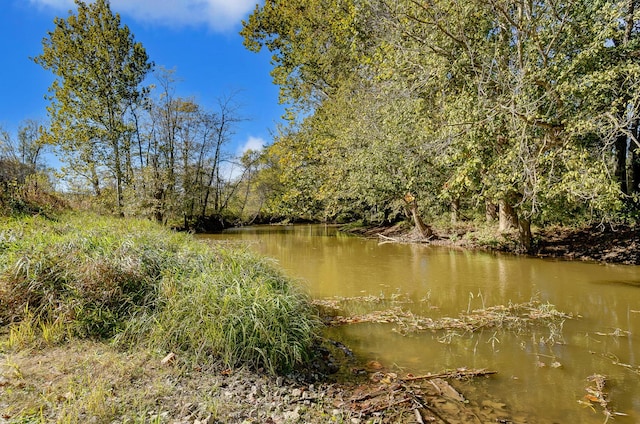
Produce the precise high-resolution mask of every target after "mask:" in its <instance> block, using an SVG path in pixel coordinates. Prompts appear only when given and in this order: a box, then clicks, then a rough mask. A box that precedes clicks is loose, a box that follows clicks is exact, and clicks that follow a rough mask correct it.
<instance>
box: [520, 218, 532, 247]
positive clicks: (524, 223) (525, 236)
mask: <svg viewBox="0 0 640 424" xmlns="http://www.w3.org/2000/svg"><path fill="white" fill-rule="evenodd" d="M518 233H519V234H520V244H521V246H522V249H523V250H524V251H525V252H526V253H529V252H531V242H532V236H531V221H529V219H525V218H520V219H519V220H518Z"/></svg>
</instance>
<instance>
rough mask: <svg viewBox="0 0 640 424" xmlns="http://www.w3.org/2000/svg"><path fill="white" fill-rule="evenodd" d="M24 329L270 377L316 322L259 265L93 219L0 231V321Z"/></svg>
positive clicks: (144, 224)
mask: <svg viewBox="0 0 640 424" xmlns="http://www.w3.org/2000/svg"><path fill="white" fill-rule="evenodd" d="M27 312H28V313H27ZM25 320H29V321H33V323H34V325H33V326H32V327H33V328H37V327H38V325H37V324H36V323H49V324H48V325H51V324H53V323H55V324H56V325H58V326H60V325H61V323H63V324H62V325H64V330H63V333H64V334H69V335H71V336H74V337H82V338H86V337H90V338H103V339H105V338H110V339H113V340H115V341H116V342H117V343H119V344H121V345H123V346H128V347H131V348H133V347H135V346H137V345H139V344H144V345H146V346H151V347H154V348H157V349H161V350H163V351H181V352H185V353H186V354H187V355H188V356H191V357H193V359H194V360H204V359H206V358H214V359H221V360H223V361H224V362H225V363H226V364H227V365H228V366H237V365H240V364H247V365H250V366H252V367H265V368H267V369H268V370H270V371H272V372H276V371H282V370H286V369H288V368H290V367H292V366H293V365H295V364H296V363H300V362H301V361H303V360H305V358H306V355H307V352H308V351H309V349H310V347H311V344H312V342H313V340H314V339H315V337H316V334H317V329H318V322H319V321H318V319H317V317H316V315H315V313H314V312H313V308H312V307H311V306H310V303H309V301H308V298H307V297H306V295H304V294H303V293H302V292H301V291H300V290H299V289H298V288H297V287H296V286H295V285H293V284H292V282H291V281H289V280H287V279H286V278H284V277H283V276H282V275H281V274H280V273H278V272H277V271H276V270H275V269H274V268H273V267H272V266H271V264H270V263H269V262H268V261H267V260H265V259H260V258H256V257H255V256H253V255H251V254H249V253H248V252H246V251H244V250H241V251H232V250H225V249H223V248H221V247H216V246H210V245H206V244H204V243H201V242H198V241H196V240H194V239H193V237H192V236H190V235H188V234H180V233H174V232H171V231H169V230H166V229H164V228H162V227H160V226H157V225H155V224H153V223H151V222H148V221H136V220H120V219H113V218H102V217H96V216H93V215H79V216H74V215H68V216H65V217H64V218H63V219H61V220H60V221H59V222H54V221H50V220H47V219H44V218H41V217H28V218H23V219H7V220H5V221H3V222H2V224H0V322H1V323H2V324H10V323H15V325H19V323H22V322H24V321H25Z"/></svg>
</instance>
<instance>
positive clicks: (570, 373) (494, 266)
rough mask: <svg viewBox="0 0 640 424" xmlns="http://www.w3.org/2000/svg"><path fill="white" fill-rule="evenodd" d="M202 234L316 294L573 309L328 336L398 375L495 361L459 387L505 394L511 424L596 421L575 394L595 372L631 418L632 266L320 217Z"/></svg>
mask: <svg viewBox="0 0 640 424" xmlns="http://www.w3.org/2000/svg"><path fill="white" fill-rule="evenodd" d="M207 237H212V238H223V239H231V240H242V241H246V242H248V243H249V245H250V246H251V249H252V250H255V251H256V252H258V253H260V254H263V255H266V256H268V257H271V258H274V259H276V260H277V261H278V263H279V265H280V267H281V268H283V269H284V270H285V272H286V273H287V274H288V275H290V276H291V277H294V278H297V279H300V280H301V281H302V283H303V284H304V285H305V286H306V287H307V289H308V290H309V292H310V294H311V295H312V296H313V297H315V298H327V297H333V296H363V295H375V296H385V297H386V298H387V299H389V298H391V297H392V296H393V295H402V296H406V297H408V298H409V299H410V300H411V301H412V303H411V304H406V305H403V307H405V308H410V309H411V310H412V311H413V312H415V313H419V314H421V315H426V316H429V317H432V318H434V319H437V318H441V317H457V316H458V315H459V314H460V313H461V312H465V311H468V310H473V309H479V308H482V307H489V306H494V305H500V304H507V303H509V302H512V303H522V302H528V301H529V300H531V299H539V300H540V301H542V302H549V303H551V304H553V305H555V306H556V308H557V309H558V310H559V311H562V312H565V313H570V314H573V315H574V316H576V318H574V319H570V320H567V321H565V322H564V324H563V325H562V327H561V328H551V329H550V328H548V327H540V328H533V329H531V328H530V329H527V330H526V331H522V332H520V333H515V332H513V331H496V330H485V331H481V332H478V333H476V334H460V335H459V336H455V337H443V334H442V333H431V332H428V333H419V334H413V335H410V336H402V335H400V334H398V333H397V332H394V331H393V326H392V325H390V324H353V325H348V326H343V327H339V328H333V329H330V330H329V332H330V334H329V336H330V337H331V338H333V339H337V340H339V341H342V342H343V343H345V344H346V345H348V346H349V347H350V348H352V349H353V350H354V351H355V353H356V354H357V355H359V356H361V357H363V358H367V359H371V360H377V361H379V362H381V363H382V364H384V365H385V366H387V367H389V368H390V369H391V370H394V371H396V372H398V373H399V374H402V373H407V372H411V373H413V374H420V373H426V372H438V371H442V370H445V369H451V368H459V367H467V368H489V369H492V370H496V371H498V374H497V376H494V377H492V378H490V379H483V380H481V381H479V382H475V383H474V384H473V385H470V386H469V387H467V388H466V394H467V395H468V396H470V397H473V398H475V400H476V401H478V402H481V401H482V400H483V397H485V396H486V397H487V399H488V398H489V396H490V397H491V400H492V401H496V400H497V401H500V402H504V403H506V404H507V405H508V408H509V410H510V411H511V412H512V414H513V416H515V417H520V418H518V419H517V420H518V422H528V423H602V422H604V420H605V416H604V415H603V413H602V410H601V409H600V408H598V407H596V408H595V411H594V410H592V409H591V408H589V407H586V406H584V405H583V404H581V403H580V402H579V401H581V400H583V397H584V395H585V394H586V391H585V388H586V387H588V386H589V385H590V383H589V382H588V381H587V378H588V377H589V376H591V375H593V374H602V375H605V376H606V377H607V388H606V390H607V394H608V396H609V399H610V401H611V403H610V405H611V407H612V409H614V410H615V411H617V412H621V413H625V414H627V416H626V417H624V416H619V417H616V418H615V422H617V423H636V422H640V267H637V266H620V265H598V264H587V263H574V262H565V261H556V260H543V259H532V258H521V257H514V256H510V255H499V254H490V253H482V252H468V251H458V250H452V249H448V248H436V247H428V246H421V245H399V244H379V243H378V242H377V241H372V240H363V239H360V238H355V237H349V236H344V235H340V234H336V232H335V230H334V229H333V228H331V227H325V226H295V227H294V226H291V227H255V228H247V229H240V230H232V231H228V232H226V233H224V234H222V235H214V236H207ZM363 307H364V308H366V307H367V306H366V305H365V306H362V305H360V306H358V308H363ZM358 312H362V311H361V310H358ZM630 367H631V368H630Z"/></svg>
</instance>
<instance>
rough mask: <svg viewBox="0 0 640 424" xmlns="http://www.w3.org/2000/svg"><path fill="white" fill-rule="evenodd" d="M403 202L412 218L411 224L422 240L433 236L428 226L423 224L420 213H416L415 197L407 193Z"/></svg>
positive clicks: (416, 203)
mask: <svg viewBox="0 0 640 424" xmlns="http://www.w3.org/2000/svg"><path fill="white" fill-rule="evenodd" d="M404 201H405V202H406V203H407V208H409V212H411V217H412V218H413V224H414V225H415V227H416V228H417V229H418V231H420V234H421V235H422V237H424V238H429V237H432V236H433V230H432V229H431V227H430V226H428V225H427V224H425V223H424V221H423V220H422V217H421V216H420V213H419V212H418V202H416V199H415V197H413V195H412V194H411V193H407V194H406V195H405V196H404Z"/></svg>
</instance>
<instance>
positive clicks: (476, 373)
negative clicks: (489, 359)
mask: <svg viewBox="0 0 640 424" xmlns="http://www.w3.org/2000/svg"><path fill="white" fill-rule="evenodd" d="M497 373H498V371H490V370H487V369H484V368H483V369H479V370H469V369H466V368H458V369H457V370H454V371H444V372H439V373H436V374H425V375H418V376H413V375H411V376H407V377H404V378H403V379H402V381H416V380H433V379H435V378H440V379H442V378H445V379H456V380H462V379H465V378H473V377H483V376H486V375H492V374H497Z"/></svg>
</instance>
